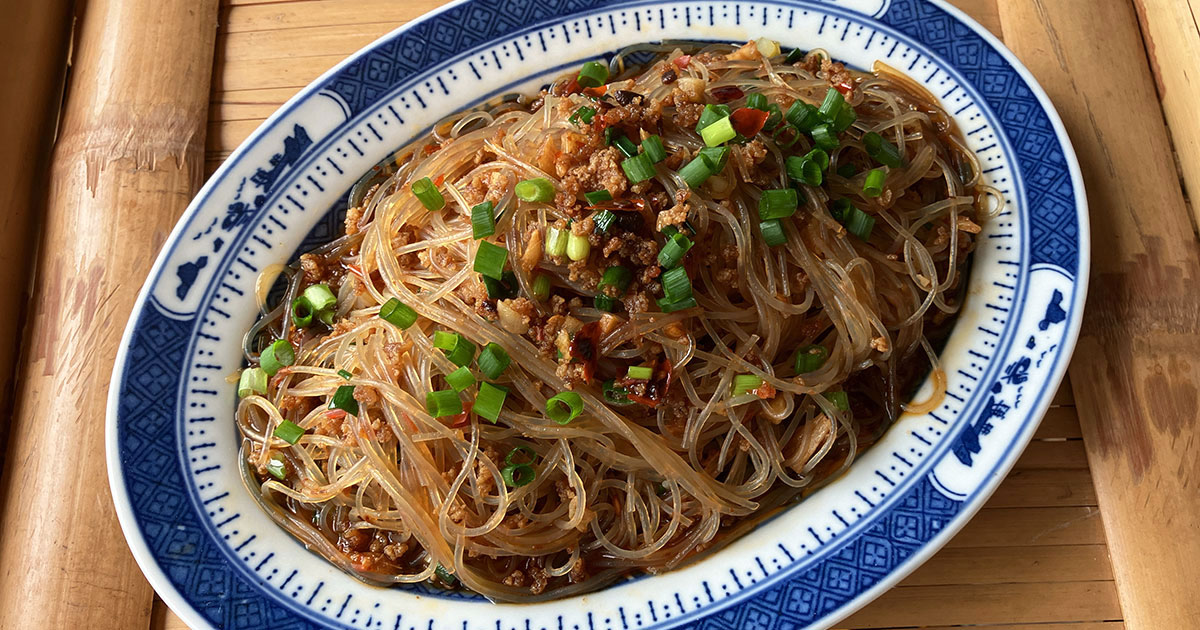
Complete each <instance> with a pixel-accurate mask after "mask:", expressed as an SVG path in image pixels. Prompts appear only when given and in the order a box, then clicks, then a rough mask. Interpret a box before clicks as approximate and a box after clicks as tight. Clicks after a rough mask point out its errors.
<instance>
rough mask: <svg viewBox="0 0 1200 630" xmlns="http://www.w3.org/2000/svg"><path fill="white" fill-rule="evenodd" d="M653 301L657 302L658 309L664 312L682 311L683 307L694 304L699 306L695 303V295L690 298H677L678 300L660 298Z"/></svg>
mask: <svg viewBox="0 0 1200 630" xmlns="http://www.w3.org/2000/svg"><path fill="white" fill-rule="evenodd" d="M654 303H655V304H657V305H658V308H659V310H661V311H662V312H664V313H674V312H675V311H682V310H683V309H685V308H694V307H696V306H699V305H698V304H697V303H696V298H695V297H690V298H686V299H683V300H678V301H674V302H673V301H671V300H668V299H667V298H662V299H661V300H655V301H654Z"/></svg>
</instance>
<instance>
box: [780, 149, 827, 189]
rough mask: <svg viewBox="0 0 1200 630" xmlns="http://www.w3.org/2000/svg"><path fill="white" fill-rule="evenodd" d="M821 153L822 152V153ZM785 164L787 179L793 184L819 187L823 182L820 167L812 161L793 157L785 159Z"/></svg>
mask: <svg viewBox="0 0 1200 630" xmlns="http://www.w3.org/2000/svg"><path fill="white" fill-rule="evenodd" d="M819 150H820V149H818V151H819ZM822 153H824V152H823V151H822ZM785 164H786V168H787V174H788V178H790V179H791V180H792V181H794V182H800V183H803V184H808V185H809V186H820V185H821V182H822V181H823V180H824V176H823V175H822V174H821V165H820V164H818V163H817V162H815V161H813V160H810V159H808V158H802V157H800V156H797V155H793V156H791V157H789V158H788V159H787V161H786V163H785Z"/></svg>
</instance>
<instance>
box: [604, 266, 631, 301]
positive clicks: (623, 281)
mask: <svg viewBox="0 0 1200 630" xmlns="http://www.w3.org/2000/svg"><path fill="white" fill-rule="evenodd" d="M632 281H633V272H632V271H630V270H629V269H628V268H626V267H622V266H621V265H613V266H612V267H609V268H608V269H605V270H604V275H603V276H601V278H600V282H599V283H597V284H596V289H603V288H604V287H616V289H617V293H618V294H620V293H624V292H625V289H628V288H629V283H630V282H632Z"/></svg>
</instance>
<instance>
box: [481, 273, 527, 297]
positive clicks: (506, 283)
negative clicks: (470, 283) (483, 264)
mask: <svg viewBox="0 0 1200 630" xmlns="http://www.w3.org/2000/svg"><path fill="white" fill-rule="evenodd" d="M482 278H483V287H484V289H486V290H487V296H488V299H489V300H507V299H508V298H514V297H517V291H518V290H519V289H520V288H521V287H520V285H519V284H518V283H517V274H515V273H513V272H511V271H505V272H504V273H502V274H500V279H499V280H496V279H495V278H489V277H487V276H482Z"/></svg>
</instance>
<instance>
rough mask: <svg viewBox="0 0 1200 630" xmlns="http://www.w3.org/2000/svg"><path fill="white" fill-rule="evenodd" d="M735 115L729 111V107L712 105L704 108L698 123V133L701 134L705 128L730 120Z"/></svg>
mask: <svg viewBox="0 0 1200 630" xmlns="http://www.w3.org/2000/svg"><path fill="white" fill-rule="evenodd" d="M731 113H733V112H731V111H730V110H729V106H728V105H714V104H712V103H710V104H708V105H705V106H704V111H702V112H700V120H699V121H697V122H696V133H701V132H703V131H704V128H705V127H707V126H709V125H711V124H713V123H715V122H717V121H718V120H721V119H722V118H729V115H730V114H731Z"/></svg>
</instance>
